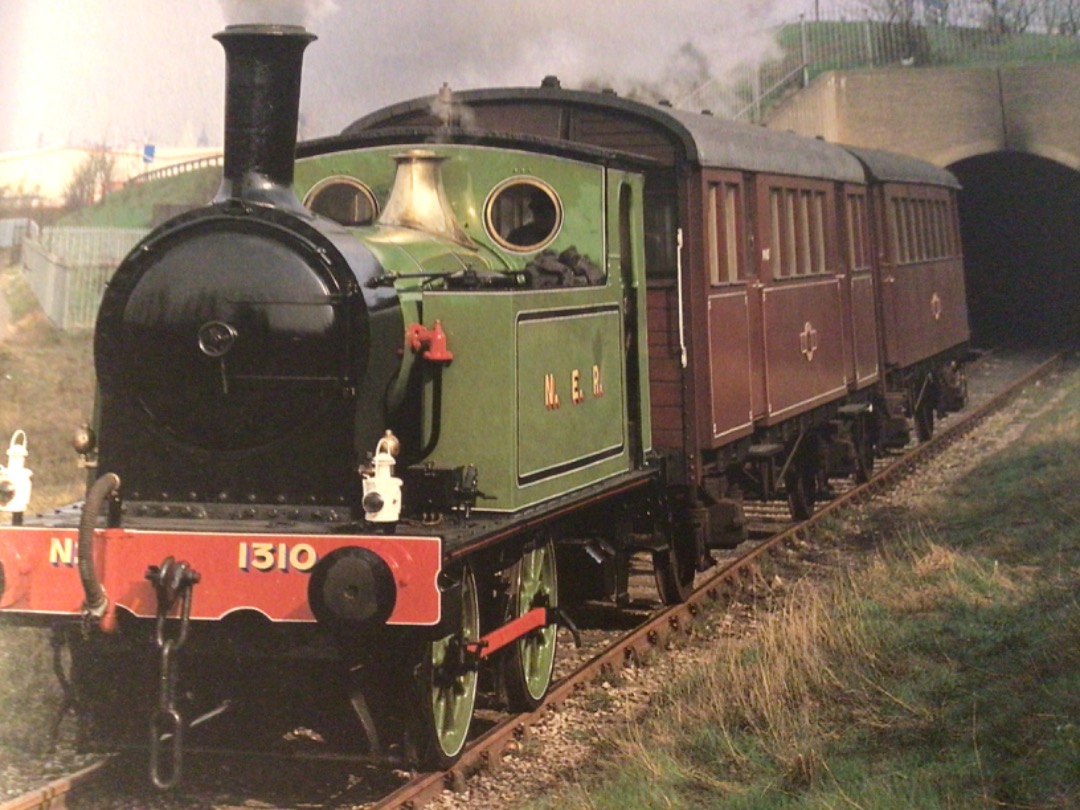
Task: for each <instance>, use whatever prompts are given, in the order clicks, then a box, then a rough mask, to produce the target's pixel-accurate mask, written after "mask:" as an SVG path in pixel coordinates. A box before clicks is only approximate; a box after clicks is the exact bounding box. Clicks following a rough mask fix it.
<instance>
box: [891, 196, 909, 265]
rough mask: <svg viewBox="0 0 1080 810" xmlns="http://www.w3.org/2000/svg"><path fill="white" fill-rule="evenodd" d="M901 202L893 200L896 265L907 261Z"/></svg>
mask: <svg viewBox="0 0 1080 810" xmlns="http://www.w3.org/2000/svg"><path fill="white" fill-rule="evenodd" d="M903 202H904V201H903V200H899V199H895V200H893V206H892V212H893V216H892V220H893V235H894V236H895V238H896V263H897V264H902V263H903V262H906V261H907V256H908V252H907V220H906V218H905V217H904V206H903Z"/></svg>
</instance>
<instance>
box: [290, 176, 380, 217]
mask: <svg viewBox="0 0 1080 810" xmlns="http://www.w3.org/2000/svg"><path fill="white" fill-rule="evenodd" d="M304 205H306V206H307V207H308V208H310V209H311V210H312V211H314V212H315V213H316V214H322V215H323V216H324V217H327V218H328V219H332V220H334V222H337V223H338V224H339V225H348V226H350V227H353V226H357V225H370V224H371V223H373V222H374V221H375V217H377V216H378V215H379V203H378V202H377V201H376V199H375V195H374V194H372V193H371V189H369V188H368V187H367V186H365V185H364V184H363V183H361V182H360V181H359V180H354V179H353V178H351V177H327V178H326V179H325V180H320V181H319V182H318V183H316V184H315V185H314V186H312V187H311V190H310V191H309V192H308V193H307V196H306V197H304Z"/></svg>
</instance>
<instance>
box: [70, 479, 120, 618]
mask: <svg viewBox="0 0 1080 810" xmlns="http://www.w3.org/2000/svg"><path fill="white" fill-rule="evenodd" d="M119 488H120V476H118V475H117V474H116V473H105V475H103V476H101V477H100V478H99V479H98V480H96V481H95V482H94V485H93V486H92V487H90V491H89V492H88V493H87V495H86V503H85V504H84V505H83V510H82V517H81V518H80V519H79V549H78V554H79V579H81V580H82V586H83V593H84V594H85V595H86V601H85V602H83V610H84V611H85V613H86V614H87V615H88V616H90V617H92V618H95V619H99V620H100V619H101V618H102V617H103V616H104V615H105V613H106V611H107V610H108V607H109V598H108V596H106V595H105V588H103V587H102V585H101V581H100V580H99V579H98V575H97V571H95V570H94V529H95V528H97V518H98V515H99V514H100V512H101V507H102V504H104V503H105V501H106V500H107V499H108V498H110V497H111V496H112V495H113V493H114V492H116V491H117V490H118V489H119Z"/></svg>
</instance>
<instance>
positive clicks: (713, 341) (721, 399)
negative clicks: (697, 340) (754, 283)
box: [708, 287, 754, 446]
mask: <svg viewBox="0 0 1080 810" xmlns="http://www.w3.org/2000/svg"><path fill="white" fill-rule="evenodd" d="M708 328H709V383H710V385H709V388H710V399H711V410H710V414H711V417H712V438H713V441H714V446H719V445H721V444H723V443H724V442H727V441H730V440H731V439H733V438H738V437H739V436H742V435H745V434H748V433H750V432H751V431H752V430H753V418H754V414H753V409H752V403H751V385H752V378H751V366H750V360H751V358H750V343H751V340H750V304H749V300H748V294H747V290H746V288H745V287H739V288H736V289H734V290H732V291H730V292H727V293H723V294H720V295H712V296H710V297H709V327H708Z"/></svg>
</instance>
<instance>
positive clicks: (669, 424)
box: [646, 281, 685, 449]
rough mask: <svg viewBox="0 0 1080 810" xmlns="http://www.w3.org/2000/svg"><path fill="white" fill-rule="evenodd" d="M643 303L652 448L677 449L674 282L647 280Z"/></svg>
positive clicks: (680, 421)
mask: <svg viewBox="0 0 1080 810" xmlns="http://www.w3.org/2000/svg"><path fill="white" fill-rule="evenodd" d="M646 301H647V304H648V324H649V340H648V343H649V401H650V408H651V410H650V413H651V415H652V429H653V446H654V447H656V448H668V449H678V448H681V447H682V445H683V429H684V420H685V412H684V410H683V386H682V379H683V376H682V375H683V369H682V362H681V350H680V346H679V315H678V291H677V288H676V286H675V283H674V282H668V281H650V282H649V286H648V289H647V291H646Z"/></svg>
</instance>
